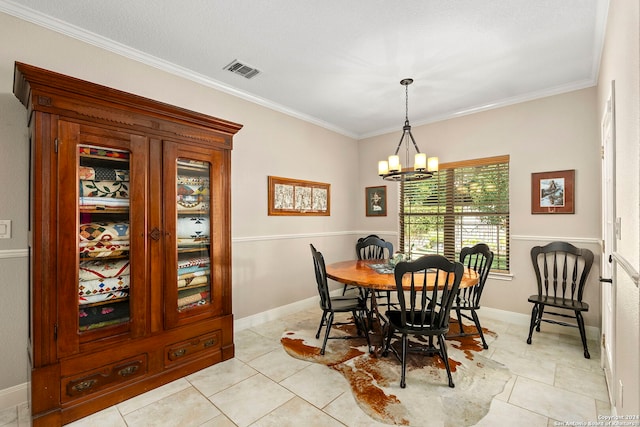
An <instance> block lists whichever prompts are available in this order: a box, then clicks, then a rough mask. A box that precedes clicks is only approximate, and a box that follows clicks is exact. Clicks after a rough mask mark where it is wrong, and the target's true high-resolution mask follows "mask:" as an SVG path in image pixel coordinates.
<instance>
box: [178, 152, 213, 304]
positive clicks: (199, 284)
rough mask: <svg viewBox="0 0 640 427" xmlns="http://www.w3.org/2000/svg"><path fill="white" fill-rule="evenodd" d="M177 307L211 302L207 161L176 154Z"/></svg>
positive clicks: (208, 170)
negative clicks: (177, 156)
mask: <svg viewBox="0 0 640 427" xmlns="http://www.w3.org/2000/svg"><path fill="white" fill-rule="evenodd" d="M176 166H177V179H176V201H177V203H176V248H177V254H178V260H177V265H176V268H177V272H178V277H177V292H178V298H177V310H178V312H183V311H186V310H191V309H193V308H195V307H198V306H202V305H207V304H209V303H210V302H211V250H210V245H211V217H210V209H209V207H210V205H211V186H210V180H209V176H210V174H211V165H210V164H209V163H207V162H204V161H201V160H195V159H189V158H183V157H179V158H178V159H177V161H176Z"/></svg>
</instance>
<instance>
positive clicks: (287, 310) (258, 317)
mask: <svg viewBox="0 0 640 427" xmlns="http://www.w3.org/2000/svg"><path fill="white" fill-rule="evenodd" d="M318 299H319V297H312V298H307V299H305V300H302V301H296V302H294V303H291V304H287V305H283V306H281V307H276V308H274V309H271V310H267V311H263V312H262V313H257V314H254V315H252V316H248V317H243V318H242V319H236V320H234V322H233V329H234V331H235V332H238V331H242V330H244V329H249V328H252V327H254V326H256V325H260V324H262V323H265V322H268V321H270V320H275V319H279V318H281V317H284V316H286V315H288V314H292V313H296V312H298V311H302V310H306V309H308V308H311V307H316V306H318Z"/></svg>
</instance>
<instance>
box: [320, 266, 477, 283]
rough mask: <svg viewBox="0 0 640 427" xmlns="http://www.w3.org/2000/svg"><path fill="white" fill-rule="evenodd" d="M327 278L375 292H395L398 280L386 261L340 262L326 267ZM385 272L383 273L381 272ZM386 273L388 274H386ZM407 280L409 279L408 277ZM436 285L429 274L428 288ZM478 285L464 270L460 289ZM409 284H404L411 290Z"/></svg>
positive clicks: (471, 272) (468, 271)
mask: <svg viewBox="0 0 640 427" xmlns="http://www.w3.org/2000/svg"><path fill="white" fill-rule="evenodd" d="M326 270H327V277H328V278H329V279H333V280H335V281H336V282H340V283H344V284H345V285H351V286H358V287H361V288H365V289H370V290H374V291H395V290H396V279H395V276H394V274H393V267H390V266H389V265H388V264H385V261H384V260H379V259H378V260H350V261H340V262H336V263H333V264H328V265H327V266H326ZM379 271H383V272H379ZM384 271H386V272H384ZM444 274H445V273H444V272H441V280H438V282H439V283H441V284H444V280H445V278H444V276H443V275H444ZM407 279H409V278H408V277H407ZM434 283H435V274H429V273H427V286H428V285H431V286H433V284H434ZM477 284H478V274H477V273H476V272H475V271H473V270H472V269H470V268H465V269H464V274H463V275H462V280H461V281H460V288H469V287H471V286H475V285H477ZM409 286H410V285H409V282H408V281H407V283H406V284H403V288H404V289H405V290H409V289H410V287H409Z"/></svg>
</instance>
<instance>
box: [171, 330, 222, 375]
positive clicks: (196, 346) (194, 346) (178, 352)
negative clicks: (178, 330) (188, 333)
mask: <svg viewBox="0 0 640 427" xmlns="http://www.w3.org/2000/svg"><path fill="white" fill-rule="evenodd" d="M221 338H222V333H221V332H220V331H215V332H211V333H208V334H205V335H200V336H198V337H194V338H191V339H189V340H185V341H181V342H178V343H175V344H171V345H168V346H167V347H165V366H169V365H172V364H174V363H180V362H182V361H183V360H187V359H191V358H193V357H201V356H205V355H206V354H207V353H215V352H219V351H220V345H221V342H222V339H221Z"/></svg>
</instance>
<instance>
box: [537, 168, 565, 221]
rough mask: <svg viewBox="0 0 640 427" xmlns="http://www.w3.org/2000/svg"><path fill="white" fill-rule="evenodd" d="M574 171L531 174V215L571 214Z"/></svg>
mask: <svg viewBox="0 0 640 427" xmlns="http://www.w3.org/2000/svg"><path fill="white" fill-rule="evenodd" d="M574 179H575V170H573V169H571V170H565V171H555V172H538V173H532V174H531V213H532V214H572V213H574V201H575V180H574Z"/></svg>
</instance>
